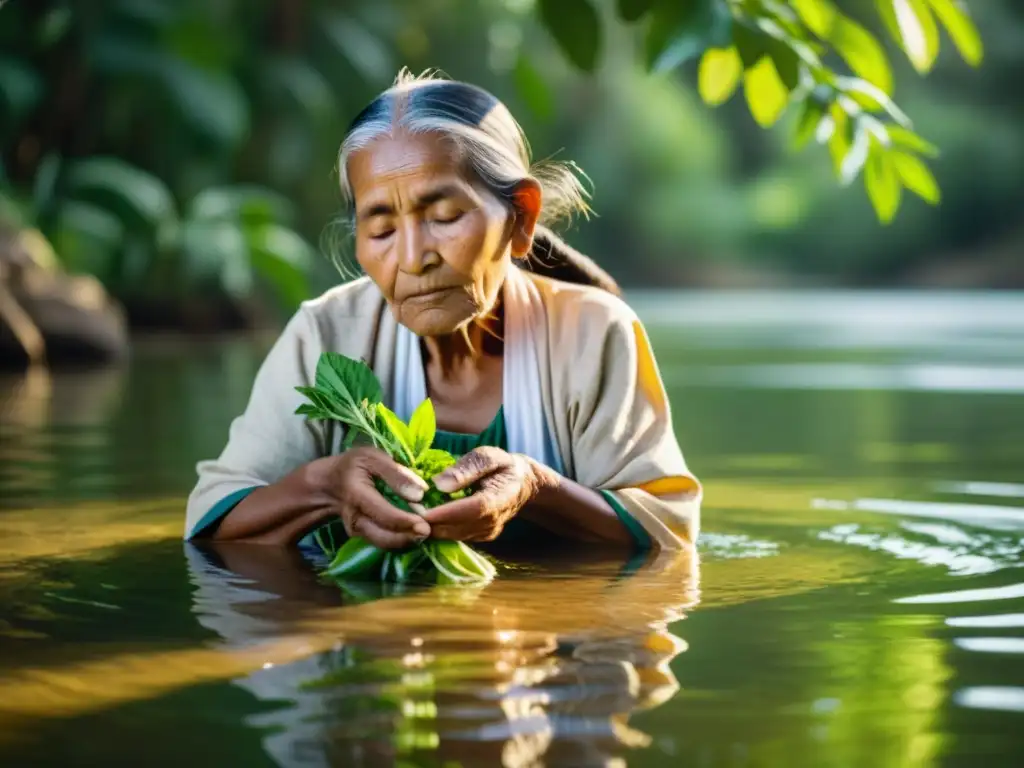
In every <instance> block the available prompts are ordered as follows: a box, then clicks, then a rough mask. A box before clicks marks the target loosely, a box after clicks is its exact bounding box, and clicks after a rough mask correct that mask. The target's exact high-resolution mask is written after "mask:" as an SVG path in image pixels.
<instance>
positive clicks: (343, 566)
mask: <svg viewBox="0 0 1024 768" xmlns="http://www.w3.org/2000/svg"><path fill="white" fill-rule="evenodd" d="M383 559H384V551H383V550H380V549H377V547H375V546H373V544H371V543H370V542H368V541H366V539H362V538H360V537H358V536H353V537H352V538H350V539H349V540H348V541H346V542H345V543H344V544H342V545H341V548H340V549H339V550H338V552H337V554H335V556H334V559H333V560H332V561H331V564H330V565H328V566H327V570H326V573H327V575H328V576H336V577H347V578H355V577H361V576H368V575H369V574H370V573H372V572H373V571H374V570H375V569H376V568H377V566H378V565H379V564H380V562H381V561H382V560H383Z"/></svg>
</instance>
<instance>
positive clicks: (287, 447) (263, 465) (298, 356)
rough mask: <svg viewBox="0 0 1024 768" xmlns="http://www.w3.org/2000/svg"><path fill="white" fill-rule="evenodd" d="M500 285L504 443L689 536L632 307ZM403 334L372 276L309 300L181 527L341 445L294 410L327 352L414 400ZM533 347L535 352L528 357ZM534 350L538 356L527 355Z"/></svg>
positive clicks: (657, 532)
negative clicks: (355, 361)
mask: <svg viewBox="0 0 1024 768" xmlns="http://www.w3.org/2000/svg"><path fill="white" fill-rule="evenodd" d="M505 291H506V292H505V296H506V301H509V300H511V304H510V306H508V307H507V308H506V334H507V336H510V337H509V338H506V371H507V373H506V376H505V381H504V386H505V391H504V392H503V401H504V403H505V408H506V427H507V431H508V435H509V441H510V444H509V448H510V450H519V451H520V452H523V453H527V452H528V453H529V454H530V455H532V456H533V458H535V459H537V460H539V461H545V463H546V464H548V465H549V466H551V467H552V468H554V469H557V470H558V471H559V472H561V473H562V474H563V475H564V476H566V477H569V478H571V479H573V480H575V481H576V482H578V483H581V484H582V485H585V486H587V487H590V488H594V489H597V490H608V491H611V492H613V493H614V495H615V497H616V499H617V500H618V501H619V503H620V504H622V506H623V507H625V508H626V509H627V510H628V511H629V512H630V514H631V515H632V516H633V517H634V518H635V519H636V520H637V521H638V522H639V523H640V524H641V525H642V526H643V527H644V529H645V530H646V531H647V533H648V534H649V535H650V537H651V539H652V541H653V542H655V543H656V544H657V545H659V546H660V547H662V548H668V549H677V548H680V547H683V546H685V545H686V544H687V543H692V542H693V541H695V539H696V536H697V532H698V523H699V508H700V496H701V491H700V486H699V484H698V483H697V481H696V479H695V478H694V476H693V475H692V473H691V472H690V471H689V470H688V469H687V466H686V462H685V461H684V460H683V456H682V452H681V451H680V449H679V444H678V442H677V441H676V438H675V434H674V432H673V429H672V419H671V412H670V408H669V404H668V399H667V397H666V395H665V390H664V386H663V385H662V382H661V378H660V375H659V373H658V368H657V364H656V363H655V360H654V357H653V355H652V353H651V350H650V346H649V344H648V341H647V335H646V333H645V331H644V329H643V326H642V325H641V324H640V321H639V320H638V319H637V317H636V315H635V313H634V312H633V311H632V310H631V309H630V308H629V307H628V306H627V305H626V304H625V303H624V302H622V301H621V300H620V299H618V298H616V297H614V296H612V295H610V294H608V293H607V292H605V291H601V290H599V289H597V288H590V287H585V286H578V285H570V284H567V283H562V282H558V281H554V280H549V279H546V278H542V277H538V276H536V275H533V274H530V273H527V272H522V271H521V270H519V269H518V268H516V267H512V268H511V271H510V276H509V279H508V280H507V281H506V289H505ZM517 307H518V308H520V309H519V311H516V308H517ZM512 314H515V318H513V317H512ZM527 316H528V317H529V323H526V324H524V323H523V318H524V317H527ZM517 323H518V325H517ZM406 333H407V332H406V331H405V329H404V328H401V327H400V326H399V325H398V324H397V323H396V322H395V320H394V318H393V316H392V314H391V313H390V311H388V309H387V305H386V303H385V302H384V299H383V297H382V296H381V294H380V292H379V291H378V290H377V288H376V286H375V285H374V284H373V283H372V282H371V281H370V280H369V279H368V278H362V279H360V280H356V281H354V282H351V283H347V284H345V285H341V286H338V287H336V288H333V289H331V290H330V291H328V292H326V293H325V294H323V295H322V296H320V297H319V298H317V299H314V300H312V301H308V302H305V303H304V304H303V305H302V307H301V308H300V310H299V311H298V312H297V313H296V314H295V316H294V317H293V318H292V319H291V321H290V322H289V323H288V325H287V327H286V328H285V330H284V332H283V333H282V334H281V336H280V337H279V338H278V340H277V342H276V343H275V345H274V347H273V348H272V349H271V351H270V353H269V354H268V355H267V358H266V360H265V361H264V363H263V365H262V366H261V367H260V370H259V372H258V373H257V375H256V381H255V383H254V384H253V389H252V394H251V396H250V399H249V404H248V406H247V407H246V409H245V411H244V412H243V413H242V415H241V416H239V417H238V418H236V419H235V420H234V422H233V423H232V425H231V430H230V433H229V438H228V443H227V445H226V447H225V448H224V450H223V452H222V453H221V455H220V457H219V458H218V459H216V460H213V461H203V462H200V463H199V465H198V467H197V471H198V473H199V480H198V483H197V485H196V487H195V489H194V490H193V492H192V494H191V496H190V497H189V500H188V510H187V519H186V527H185V535H186V537H191V536H192V535H194V534H195V533H196V532H198V531H199V530H201V529H202V528H204V527H206V525H208V524H209V523H210V522H212V520H211V519H209V514H210V511H211V510H212V509H214V508H215V507H216V505H217V504H218V502H220V501H221V500H222V499H224V498H226V497H228V496H229V495H231V494H233V493H238V492H240V491H243V490H244V489H247V488H251V487H253V486H259V485H267V484H270V483H273V482H276V481H277V480H279V479H281V478H282V477H284V476H285V475H287V474H289V473H290V472H292V471H293V470H294V469H295V468H297V467H298V466H300V465H301V464H304V463H306V462H309V461H312V460H313V459H315V458H318V457H320V456H324V455H327V454H329V453H334V452H337V451H338V450H339V446H340V439H341V435H340V430H338V429H334V428H332V426H331V425H326V424H322V423H319V422H309V421H307V420H306V419H305V418H304V417H302V416H297V415H295V413H294V412H295V409H296V408H297V407H298V405H299V404H300V403H301V402H302V401H303V398H302V396H301V395H299V394H298V393H297V392H296V391H295V387H296V386H297V385H307V386H310V385H312V383H313V378H314V372H315V369H316V363H317V359H318V358H319V356H320V353H321V352H322V351H325V350H330V351H335V352H340V353H342V354H344V355H347V356H348V357H354V358H361V359H363V360H365V361H366V362H367V363H368V364H369V365H370V366H371V368H373V370H374V373H376V375H377V377H378V378H379V379H380V381H381V385H382V387H383V389H384V393H385V402H387V403H388V404H389V406H391V407H392V408H395V409H396V410H397V411H398V412H399V413H400V414H402V412H403V411H405V410H407V409H408V407H409V406H408V401H411V400H412V399H415V398H417V397H419V398H421V397H422V396H423V394H424V392H423V391H422V389H420V386H421V385H419V384H418V383H416V381H413V382H412V383H410V377H411V376H412V374H410V372H409V371H410V367H412V366H414V365H415V361H416V360H417V359H418V357H416V356H418V351H417V352H415V353H413V352H412V351H411V349H410V346H413V347H415V348H416V349H417V350H418V344H412V345H410V340H409V339H410V335H406ZM527 352H532V354H529V355H528V358H527V360H526V361H525V362H524V359H523V355H524V354H525V353H527ZM530 358H532V360H533V362H534V365H533V366H532V367H527V365H528V363H529V361H530ZM510 369H511V371H510ZM527 370H528V371H530V372H531V373H535V375H536V378H537V379H538V383H539V386H538V387H529V388H526V387H523V386H522V383H523V382H524V380H526V378H525V377H524V373H523V371H527ZM513 372H518V373H513ZM399 374H401V375H402V381H401V383H399V382H398V381H397V377H398V375H399ZM422 375H423V374H422V366H420V368H419V371H418V376H419V377H420V378H422ZM510 376H511V377H512V378H511V379H510ZM513 382H514V383H513ZM510 389H511V390H512V391H511V392H510V391H509V390H510ZM534 393H535V394H534ZM399 399H400V400H401V401H402V402H399ZM531 401H533V402H534V403H535V402H539V403H540V406H541V410H542V413H543V421H542V422H540V421H539V419H537V418H536V415H537V411H536V409H535V408H534V409H533V410H532V411H531V410H530V404H531ZM403 415H406V416H407V415H408V414H403ZM538 423H540V424H541V425H542V432H541V433H538V431H537V428H536V425H537V424H538ZM538 434H543V435H544V436H545V440H544V442H545V443H547V444H548V445H549V446H550V448H548V449H547V452H548V453H549V455H546V456H544V455H541V456H538V455H536V454H537V453H538V451H542V450H545V448H546V446H538V444H537V435H538Z"/></svg>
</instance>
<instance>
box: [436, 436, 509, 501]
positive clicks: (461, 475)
mask: <svg viewBox="0 0 1024 768" xmlns="http://www.w3.org/2000/svg"><path fill="white" fill-rule="evenodd" d="M508 463H509V455H508V454H507V453H506V452H505V451H503V450H501V449H500V448H491V447H483V448H476V449H474V450H472V451H470V452H469V453H467V454H466V455H465V456H463V457H462V458H461V459H459V460H458V461H457V462H456V463H455V464H453V465H452V466H450V467H448V469H446V470H444V472H441V473H439V474H437V475H436V476H434V478H433V480H434V485H436V486H437V490H439V491H441V492H442V493H454V492H455V491H461V490H463V489H464V488H468V487H469V486H471V485H473V484H474V483H478V482H480V481H481V480H482V479H483V478H485V477H487V476H488V475H491V474H493V473H495V472H497V471H498V470H500V469H502V468H503V467H506V466H508Z"/></svg>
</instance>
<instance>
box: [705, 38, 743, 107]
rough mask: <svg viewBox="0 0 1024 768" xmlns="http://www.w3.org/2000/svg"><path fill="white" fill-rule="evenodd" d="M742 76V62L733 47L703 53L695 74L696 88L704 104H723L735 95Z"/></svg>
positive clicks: (712, 49)
mask: <svg viewBox="0 0 1024 768" xmlns="http://www.w3.org/2000/svg"><path fill="white" fill-rule="evenodd" d="M742 74H743V62H742V60H741V59H740V54H739V51H737V50H736V48H735V47H730V48H711V49H710V50H708V51H705V53H704V55H703V56H702V57H701V60H700V69H699V70H698V72H697V88H698V91H699V92H700V97H701V98H702V99H703V100H704V102H705V103H706V104H709V105H711V106H718V105H719V104H724V103H725V102H726V101H728V100H729V98H730V97H731V96H732V95H733V93H735V91H736V87H737V86H738V85H739V82H740V77H741V76H742Z"/></svg>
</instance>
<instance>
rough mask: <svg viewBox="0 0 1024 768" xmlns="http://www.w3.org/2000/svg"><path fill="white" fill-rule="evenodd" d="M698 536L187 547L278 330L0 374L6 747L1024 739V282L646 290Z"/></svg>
mask: <svg viewBox="0 0 1024 768" xmlns="http://www.w3.org/2000/svg"><path fill="white" fill-rule="evenodd" d="M631 299H632V301H633V303H634V306H636V308H637V309H638V311H639V312H640V314H641V316H642V317H643V318H644V319H645V321H646V322H647V325H648V329H649V332H650V334H651V337H652V341H653V344H654V348H655V351H656V353H657V355H658V358H659V362H660V365H661V368H662V373H663V375H664V377H665V379H666V383H667V386H668V388H669V391H670V397H671V400H672V404H673V416H674V421H675V423H676V427H677V430H678V434H679V437H680V441H681V443H682V445H683V448H684V451H685V453H686V455H687V457H688V460H689V461H690V463H691V465H692V466H693V468H694V469H695V471H696V472H697V473H698V474H699V475H700V476H701V478H702V479H703V480H704V481H705V484H706V503H705V507H704V514H703V519H704V534H703V536H702V539H701V542H700V547H699V557H698V558H692V557H682V558H671V557H664V556H660V557H655V558H652V559H649V560H647V561H641V562H637V561H632V562H626V561H624V560H623V559H622V558H621V557H620V556H616V555H614V554H613V553H609V552H602V551H587V552H545V553H539V552H538V553H534V554H533V555H527V554H523V555H521V556H516V557H514V558H511V559H510V561H509V562H508V563H507V564H506V565H505V567H503V569H502V573H501V576H500V578H499V579H497V580H496V581H495V582H494V583H492V584H491V585H489V586H487V587H486V588H484V589H482V590H466V589H460V588H433V589H410V590H407V591H404V592H398V593H391V594H386V595H385V594H382V593H381V592H380V590H377V591H376V592H375V591H374V590H373V589H372V588H368V589H367V591H366V594H364V595H363V596H362V597H361V598H360V599H358V600H356V599H354V598H352V597H343V596H342V594H341V593H340V592H339V590H337V589H336V588H335V587H331V586H328V585H325V584H323V583H320V582H319V581H318V580H317V578H316V574H315V572H314V570H313V569H312V568H311V566H310V565H309V564H307V563H305V562H304V561H302V560H301V559H300V558H298V557H297V556H295V555H294V554H292V553H288V552H282V551H276V550H272V549H265V548H260V547H245V546H239V545H236V546H234V547H229V546H221V547H218V548H215V549H211V548H206V549H198V548H195V547H192V546H191V545H185V544H183V543H182V541H181V538H180V536H181V529H182V523H183V502H184V497H185V495H186V494H187V492H188V491H189V489H190V488H191V485H192V482H193V479H194V475H193V466H194V462H195V461H196V460H197V459H199V458H202V457H206V456H209V455H211V454H214V453H216V452H217V451H218V450H219V448H220V446H221V444H222V442H223V440H224V437H225V434H226V429H227V425H228V423H229V422H230V419H231V418H232V416H233V415H234V414H235V413H237V412H238V411H239V410H240V409H241V408H242V407H243V406H244V403H245V401H246V398H247V396H248V391H249V386H250V384H251V380H252V376H253V374H254V372H255V369H256V366H257V365H258V364H259V361H260V359H261V356H262V354H263V353H264V352H265V350H266V348H267V346H266V345H267V340H251V339H250V340H237V339H235V340H213V339H210V340H203V341H196V340H189V341H182V340H179V339H173V338H165V339H158V338H153V339H146V340H140V341H139V342H138V344H137V345H136V348H135V351H134V355H133V357H132V359H131V361H130V363H129V364H127V365H126V366H125V367H123V368H121V369H111V370H100V371H88V372H64V373H59V374H55V375H53V376H44V375H39V374H36V375H30V376H18V377H11V376H7V377H5V378H2V379H0V765H3V766H29V765H31V766H50V765H54V766H56V765H61V766H67V765H133V766H134V765H147V766H149V765H183V764H186V765H190V766H206V765H217V766H221V765H245V766H262V765H312V766H317V765H338V766H376V765H384V766H389V765H396V766H413V765H417V766H419V765H422V766H465V767H467V768H468V767H469V766H498V765H504V766H509V767H512V766H540V765H549V766H623V765H629V766H662V765H665V766H675V765H693V766H776V765H786V766H826V767H828V766H837V767H838V766H844V767H845V766H871V767H876V766H877V767H879V768H887V767H889V766H915V767H917V766H919V767H920V768H925V767H926V766H927V767H930V766H974V765H993V766H1001V765H1005V766H1020V765H1024V571H1022V570H1021V566H1022V564H1024V557H1022V554H1021V552H1022V547H1024V545H1022V538H1021V535H1022V532H1024V469H1022V468H1024V398H1022V394H1024V297H1022V296H1019V295H1014V294H984V295H981V294H979V295H965V294H928V295H920V294H857V293H849V294H846V293H834V294H828V293H812V294H801V293H795V294H787V293H770V294H750V295H746V294H685V293H679V294H637V295H634V296H633V297H631Z"/></svg>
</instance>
